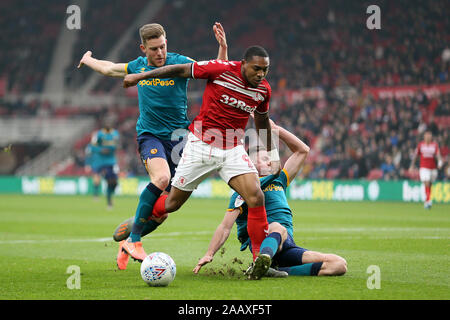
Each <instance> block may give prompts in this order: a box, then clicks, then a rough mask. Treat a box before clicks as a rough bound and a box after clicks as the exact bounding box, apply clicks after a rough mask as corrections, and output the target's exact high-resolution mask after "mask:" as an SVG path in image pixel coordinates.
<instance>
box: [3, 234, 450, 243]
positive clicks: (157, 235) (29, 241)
mask: <svg viewBox="0 0 450 320" xmlns="http://www.w3.org/2000/svg"><path fill="white" fill-rule="evenodd" d="M211 233H212V232H210V231H198V232H195V231H191V232H168V233H156V234H152V235H151V237H152V238H165V237H177V236H196V235H205V234H211ZM295 238H296V239H297V240H298V241H304V240H329V239H347V240H357V239H362V238H367V239H370V240H377V239H378V240H382V239H418V240H449V239H450V237H449V236H422V237H421V236H414V235H411V236H401V235H392V236H365V237H363V236H343V237H342V236H336V237H329V236H323V237H317V236H297V237H295ZM109 241H114V240H113V238H112V237H109V238H93V239H53V240H51V239H44V240H31V239H30V240H0V245H2V244H36V243H57V242H65V243H83V242H109ZM143 241H151V238H146V239H143Z"/></svg>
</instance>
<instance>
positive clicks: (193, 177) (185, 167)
mask: <svg viewBox="0 0 450 320" xmlns="http://www.w3.org/2000/svg"><path fill="white" fill-rule="evenodd" d="M214 171H217V172H218V173H219V175H220V177H221V178H222V179H223V180H224V181H225V182H226V183H228V182H229V181H230V180H231V178H233V177H235V176H238V175H241V174H245V173H255V174H258V171H257V170H256V168H255V166H254V165H253V163H252V161H251V160H250V158H249V156H248V154H247V152H246V151H245V149H244V146H242V145H238V146H236V147H234V148H232V149H227V150H224V149H220V148H217V147H214V146H211V145H209V144H207V143H206V142H203V141H201V140H200V139H199V138H197V137H196V136H195V135H194V134H192V133H189V136H188V138H187V142H186V145H185V146H184V149H183V154H182V156H181V159H180V162H179V163H178V167H177V168H176V171H175V176H174V177H173V179H172V186H174V187H176V188H178V189H180V190H183V191H194V190H195V189H196V188H197V187H198V185H199V184H200V183H201V182H202V181H203V180H205V179H206V178H207V177H208V176H209V175H210V174H211V173H213V172H214Z"/></svg>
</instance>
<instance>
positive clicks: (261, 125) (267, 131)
mask: <svg viewBox="0 0 450 320" xmlns="http://www.w3.org/2000/svg"><path fill="white" fill-rule="evenodd" d="M254 120H255V127H256V132H258V135H259V137H260V138H262V139H261V140H262V142H263V143H264V144H265V146H266V149H267V152H268V153H269V157H270V167H271V174H275V175H279V174H280V172H281V162H280V155H279V154H278V150H277V148H276V146H275V145H274V143H273V141H272V127H271V125H270V119H269V113H268V112H266V113H258V112H256V111H255V112H254Z"/></svg>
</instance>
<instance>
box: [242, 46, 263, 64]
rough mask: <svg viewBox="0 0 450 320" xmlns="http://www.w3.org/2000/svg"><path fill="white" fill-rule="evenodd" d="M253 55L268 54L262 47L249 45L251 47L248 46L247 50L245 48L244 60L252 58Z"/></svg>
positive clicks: (261, 55)
mask: <svg viewBox="0 0 450 320" xmlns="http://www.w3.org/2000/svg"><path fill="white" fill-rule="evenodd" d="M255 56H256V57H263V58H268V57H269V54H268V53H267V51H266V49H264V48H263V47H261V46H251V47H248V48H247V50H245V53H244V60H245V61H247V62H248V61H250V60H252V58H253V57H255Z"/></svg>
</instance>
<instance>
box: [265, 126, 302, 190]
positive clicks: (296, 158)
mask: <svg viewBox="0 0 450 320" xmlns="http://www.w3.org/2000/svg"><path fill="white" fill-rule="evenodd" d="M270 123H271V125H272V130H274V131H277V132H278V135H279V138H280V140H281V141H283V142H284V143H285V144H286V146H287V147H288V148H289V150H291V151H292V155H291V156H290V157H289V159H288V160H287V161H286V163H285V164H284V169H285V170H286V172H287V174H288V176H289V183H290V182H291V181H292V180H294V179H295V177H296V176H297V174H298V172H299V171H300V169H301V168H302V166H303V164H304V163H305V160H306V157H307V156H308V153H309V150H310V148H309V147H308V146H307V145H306V144H305V143H304V142H303V141H302V140H300V139H299V138H298V137H297V136H295V135H294V134H292V133H291V132H289V131H287V130H286V129H284V128H283V127H280V126H278V125H276V124H275V123H274V122H273V121H272V120H270Z"/></svg>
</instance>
